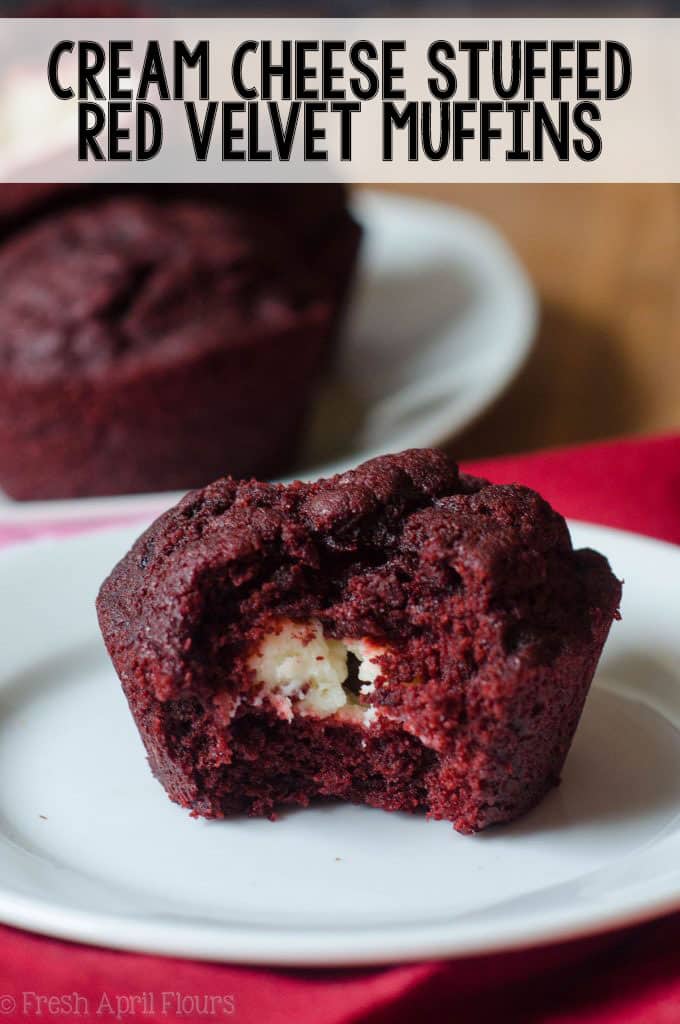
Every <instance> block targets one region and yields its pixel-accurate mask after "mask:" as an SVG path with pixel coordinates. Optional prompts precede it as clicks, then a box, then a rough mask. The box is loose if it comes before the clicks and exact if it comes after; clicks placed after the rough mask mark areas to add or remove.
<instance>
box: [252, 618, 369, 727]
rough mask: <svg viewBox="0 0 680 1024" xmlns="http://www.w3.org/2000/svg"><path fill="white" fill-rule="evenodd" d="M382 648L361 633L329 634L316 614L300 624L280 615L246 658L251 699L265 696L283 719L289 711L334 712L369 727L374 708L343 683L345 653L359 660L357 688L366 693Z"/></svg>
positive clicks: (346, 675)
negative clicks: (252, 692) (358, 636)
mask: <svg viewBox="0 0 680 1024" xmlns="http://www.w3.org/2000/svg"><path fill="white" fill-rule="evenodd" d="M384 653H385V648H384V647H381V646H380V645H379V644H375V643H373V642H372V641H371V640H368V639H365V638H361V639H343V640H333V639H330V638H328V637H326V636H324V632H323V628H322V626H321V623H320V622H319V621H318V620H316V619H312V620H310V621H309V622H304V623H299V622H292V621H291V620H290V619H283V620H281V621H280V622H279V623H278V625H277V627H276V629H275V630H274V631H272V632H270V633H268V634H267V635H266V636H264V637H263V638H262V640H261V641H260V642H259V644H258V646H257V648H256V650H255V651H254V652H253V653H252V654H251V655H250V657H249V658H248V667H249V668H250V669H251V670H252V672H253V674H254V676H255V681H256V684H257V686H258V689H257V693H256V694H255V696H254V698H253V700H252V701H251V703H252V704H253V705H255V706H256V707H257V706H258V705H261V704H262V703H263V702H264V701H265V700H268V701H269V703H270V704H271V705H272V706H273V707H274V708H275V709H276V711H277V713H278V715H279V716H280V717H281V718H285V719H287V720H288V721H290V720H291V719H292V718H293V716H294V715H301V716H303V717H304V716H307V715H309V716H313V717H316V718H328V717H329V716H331V715H335V716H338V717H342V718H347V719H352V720H354V721H357V722H359V723H360V724H362V725H364V726H366V727H368V726H370V725H371V724H372V723H373V722H374V721H375V718H376V715H377V712H376V709H375V708H372V707H365V706H364V705H362V704H360V703H359V701H358V699H357V696H356V695H355V693H354V692H353V691H352V690H351V689H350V688H349V687H348V686H346V685H345V684H346V683H347V681H348V679H349V675H350V670H349V663H348V661H349V656H350V655H353V656H354V657H355V658H356V659H357V662H358V672H357V675H358V681H359V684H360V686H359V693H361V694H365V695H369V694H371V693H372V692H373V691H374V690H375V682H376V679H377V678H378V676H379V675H380V673H381V669H380V666H379V664H378V663H377V661H376V659H377V658H379V657H380V655H381V654H384Z"/></svg>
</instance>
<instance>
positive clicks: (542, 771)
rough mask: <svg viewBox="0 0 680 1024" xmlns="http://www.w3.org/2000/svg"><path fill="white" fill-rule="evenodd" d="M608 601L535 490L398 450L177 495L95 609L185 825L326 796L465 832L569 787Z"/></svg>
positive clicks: (592, 560)
mask: <svg viewBox="0 0 680 1024" xmlns="http://www.w3.org/2000/svg"><path fill="white" fill-rule="evenodd" d="M620 596H621V585H620V583H619V582H618V580H617V579H616V578H615V577H614V576H613V575H612V573H611V571H610V569H609V566H608V564H607V561H606V559H605V558H603V557H602V556H601V555H599V554H597V553H596V552H594V551H590V550H582V551H574V550H573V548H572V545H571V541H570V537H569V532H568V529H567V526H566V523H565V521H564V519H563V518H562V517H561V516H560V515H558V514H557V513H556V512H555V511H553V509H551V508H550V506H549V505H548V504H547V503H546V502H545V501H544V500H543V499H542V498H541V497H540V496H539V495H538V494H536V493H535V492H533V491H530V490H528V489H526V488H524V487H520V486H516V485H513V486H497V485H494V484H490V483H488V482H486V481H484V480H479V479H475V478H472V477H468V476H464V475H460V474H459V473H458V470H457V467H456V466H455V464H454V463H453V462H451V461H450V460H449V459H448V458H447V457H446V456H444V455H443V454H441V453H439V452H436V451H410V452H404V453H402V454H401V455H394V456H385V457H383V458H379V459H374V460H373V461H371V462H367V463H365V464H364V465H362V466H360V467H359V468H358V469H357V470H355V471H353V472H350V473H345V474H343V475H342V476H338V477H334V478H332V479H330V480H321V481H319V482H318V483H315V484H302V483H295V484H292V485H290V486H283V485H270V484H263V483H259V482H257V481H243V482H239V481H236V480H233V479H230V478H226V479H221V480H218V481H217V482H216V483H214V484H211V485H210V486H209V487H206V488H204V489H203V490H201V491H196V492H193V493H190V494H188V495H187V496H186V497H185V498H184V499H183V500H182V501H181V502H180V503H179V505H177V506H176V508H174V509H172V510H171V511H169V512H167V513H166V514H165V515H163V516H162V517H161V518H160V519H159V520H157V522H155V523H154V524H153V525H152V526H151V527H150V528H149V530H147V531H146V533H145V534H143V535H142V536H141V537H140V538H139V540H138V541H137V543H136V544H135V546H134V547H133V549H132V550H131V552H130V553H129V554H128V555H127V556H126V557H125V558H124V559H123V561H122V562H120V564H119V565H118V566H117V567H116V568H115V569H114V571H113V573H112V574H111V576H110V577H109V579H108V580H107V581H106V582H105V583H104V585H103V586H102V589H101V592H100V594H99V598H98V602H97V606H98V613H99V621H100V625H101V629H102V633H103V635H104V639H105V641H106V645H107V648H108V650H109V653H110V655H111V658H112V660H113V663H114V665H115V668H116V670H117V672H118V674H119V676H120V678H121V681H122V684H123V688H124V690H125V693H126V695H127V699H128V701H129V704H130V708H131V710H132V713H133V715H134V718H135V720H136V722H137V725H138V727H139V730H140V733H141V735H142V739H143V740H144V743H145V745H146V749H147V753H148V757H149V762H150V764H151V768H152V770H153V772H154V774H155V775H156V776H157V778H158V779H159V780H160V781H161V783H162V784H163V785H164V787H165V789H166V790H167V792H168V794H169V795H170V797H171V798H172V799H173V800H175V801H176V802H178V803H180V804H181V805H182V806H184V807H187V808H190V809H191V810H192V811H193V812H194V813H195V814H200V815H204V816H206V817H223V816H225V815H230V814H234V813H242V812H246V813H249V814H253V815H270V816H271V815H273V813H274V811H275V809H276V808H277V807H281V806H283V805H286V804H302V805H306V804H307V803H308V802H309V801H310V800H312V799H314V798H315V797H333V798H337V799H341V800H349V801H353V802H357V803H366V804H370V805H372V806H375V807H381V808H383V809H386V810H404V811H416V810H418V809H424V810H425V811H426V812H427V813H428V814H429V815H430V816H431V817H434V818H443V819H447V820H449V821H452V822H453V824H454V826H455V828H456V829H458V830H459V831H460V832H466V833H467V832H476V831H478V830H479V829H482V828H485V827H486V826H488V825H491V824H493V823H494V822H502V821H508V820H510V819H512V818H514V817H516V816H517V815H518V814H521V813H522V812H524V811H526V810H528V809H529V808H530V807H532V806H533V805H535V804H536V803H537V802H538V801H539V800H540V799H541V797H542V796H543V795H544V794H545V793H546V792H547V791H548V790H549V789H550V788H551V787H552V786H554V785H556V783H557V782H558V781H559V777H560V772H561V770H562V766H563V763H564V760H565V757H566V755H567V752H568V750H569V746H570V743H571V739H572V737H573V734H574V731H575V729H576V726H577V724H578V721H579V717H580V714H581V710H582V708H583V704H584V701H585V698H586V695H587V692H588V688H589V686H590V682H591V679H592V676H593V673H594V671H595V667H596V665H597V661H598V658H599V656H600V652H601V650H602V646H603V644H604V642H605V639H606V637H607V633H608V631H609V627H610V625H611V622H612V620H613V618H614V617H616V616H617V614H618V605H619V601H620ZM343 673H344V678H341V677H342V676H343Z"/></svg>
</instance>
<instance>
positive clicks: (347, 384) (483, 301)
mask: <svg viewBox="0 0 680 1024" xmlns="http://www.w3.org/2000/svg"><path fill="white" fill-rule="evenodd" d="M354 212H355V214H356V216H357V218H358V219H359V221H360V222H361V224H362V225H363V228H364V241H363V248H362V256H361V268H360V272H359V275H358V283H357V288H356V292H355V295H354V299H353V302H352V306H351V309H350V313H349V318H348V323H347V329H346V332H345V340H344V342H343V346H342V349H341V358H340V361H339V364H338V366H337V367H336V369H335V372H334V374H333V377H332V379H331V380H330V381H328V382H327V384H326V385H325V387H324V389H323V393H322V394H321V395H320V396H319V399H318V401H317V403H316V413H315V415H314V417H313V420H312V423H311V425H310V430H309V437H308V443H307V447H306V451H305V452H304V455H303V458H302V460H301V462H300V464H299V465H298V466H297V467H295V475H296V476H299V477H301V478H302V479H316V478H317V477H320V476H330V475H331V474H333V473H337V472H342V471H343V470H345V469H349V468H351V467H352V466H355V465H357V463H359V462H362V461H363V460H365V459H369V458H372V457H373V456H375V455H380V454H383V453H385V452H390V451H401V450H402V449H404V448H418V447H425V446H431V445H437V444H440V443H441V442H443V441H444V440H446V439H447V438H448V437H450V436H452V435H453V434H455V433H457V432H458V431H460V430H462V429H463V428H464V427H466V426H468V425H469V424H470V423H471V422H472V421H473V420H474V419H475V418H476V417H477V416H479V415H480V414H481V413H482V412H483V411H484V410H485V409H486V408H488V407H489V405H490V404H491V403H492V402H493V401H494V400H495V399H496V398H497V397H498V396H499V395H500V394H501V393H502V392H503V391H504V390H505V389H506V388H507V386H508V385H509V383H510V382H511V381H512V379H513V377H514V376H515V375H516V373H517V372H518V370H519V369H520V367H521V366H522V364H523V362H524V360H525V358H526V356H527V353H528V351H529V348H530V346H531V341H532V338H533V334H534V330H535V326H536V316H537V304H536V299H535V296H534V292H533V289H532V287H531V285H530V283H529V280H528V278H527V276H526V274H525V272H524V270H523V269H522V267H521V265H520V264H519V262H518V261H517V259H516V258H515V256H514V255H513V253H512V252H511V250H510V249H509V247H508V246H507V245H506V244H505V242H504V241H503V239H502V238H501V237H500V235H499V234H498V233H497V232H496V231H495V230H494V229H493V228H492V227H491V226H490V225H489V224H487V223H486V222H485V221H484V220H482V219H481V218H480V217H477V216H475V215H473V214H471V213H466V212H465V211H463V210H460V209H458V208H456V207H455V206H450V205H448V204H443V203H431V202H426V201H424V200H418V199H410V198H406V197H404V196H399V195H391V194H383V193H380V192H364V193H358V194H357V195H356V196H355V197H354ZM208 482H209V481H207V480H204V481H197V485H198V484H200V483H208ZM176 499H177V495H173V494H167V495H153V496H149V495H141V496H137V497H122V498H120V497H119V498H94V499H84V500H80V501H56V502H10V501H9V500H8V499H6V498H5V499H3V498H2V494H1V493H0V520H2V519H8V518H11V519H15V518H17V516H20V517H21V518H22V519H32V518H36V517H38V518H41V517H43V516H45V514H46V513H47V514H49V516H50V518H51V519H54V517H55V516H58V515H59V516H64V517H69V518H70V517H73V516H79V517H89V516H91V515H93V514H94V515H100V514H105V515H107V514H110V513H120V512H125V511H127V510H129V509H135V508H139V507H144V508H145V509H146V508H147V507H149V506H150V502H152V503H153V507H154V508H155V509H157V510H159V509H160V508H164V507H165V508H167V507H169V506H170V505H171V504H174V502H175V501H176Z"/></svg>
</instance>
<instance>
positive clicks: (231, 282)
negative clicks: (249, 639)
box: [0, 190, 357, 498]
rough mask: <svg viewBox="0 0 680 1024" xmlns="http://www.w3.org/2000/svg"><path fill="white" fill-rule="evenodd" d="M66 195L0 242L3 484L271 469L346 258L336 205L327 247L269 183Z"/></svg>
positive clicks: (96, 483) (94, 485) (344, 223)
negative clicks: (236, 199)
mask: <svg viewBox="0 0 680 1024" xmlns="http://www.w3.org/2000/svg"><path fill="white" fill-rule="evenodd" d="M261 191H262V190H261ZM215 194H217V193H215ZM75 195H76V193H75V192H74V191H73V190H71V191H66V192H64V193H63V195H62V194H61V193H60V194H59V196H58V197H56V196H55V197H53V198H52V202H53V203H57V201H58V202H59V203H62V204H66V205H65V206H64V208H63V209H56V210H54V209H53V210H52V212H51V214H50V215H49V216H46V217H40V216H37V215H35V214H33V215H31V222H30V224H28V225H25V226H24V227H23V229H21V230H17V231H14V232H10V233H9V237H8V238H6V240H5V242H4V244H1V245H0V274H1V275H2V279H3V285H4V287H3V303H2V307H1V308H0V485H1V486H3V487H4V488H5V489H6V490H7V491H8V492H9V493H10V494H11V495H12V496H14V497H19V498H39V497H65V496H71V495H87V494H112V493H120V492H125V491H137V490H163V489H173V488H184V487H187V486H191V485H192V484H198V483H203V482H204V481H206V480H209V479H212V478H213V477H215V476H216V475H218V474H221V473H224V472H226V471H231V472H232V473H235V474H243V473H251V472H256V473H263V474H265V475H268V474H270V473H274V472H276V471H277V470H279V469H280V468H281V466H282V464H283V462H284V461H285V459H286V458H287V457H290V454H291V451H292V449H293V448H294V446H295V443H296V440H297V437H298V434H299V431H300V429H301V426H302V424H303V421H304V415H305V411H306V408H307V404H308V399H309V397H310V391H311V388H312V387H313V384H314V382H315V381H316V379H317V377H318V374H319V370H320V367H321V365H322V363H323V361H324V359H325V358H326V356H327V349H328V346H329V344H330V341H331V338H332V335H333V333H334V330H335V327H336V323H337V319H338V314H339V309H340V306H341V303H342V300H343V297H344V290H345V288H346V286H347V282H348V278H349V274H350V271H351V266H352V264H353V259H354V255H355V251H356V244H357V231H356V228H355V226H354V225H353V223H352V221H351V220H350V219H349V217H347V215H346V212H345V210H344V206H343V207H342V208H341V209H340V211H339V212H340V214H341V216H340V218H339V219H338V217H337V216H336V214H337V213H338V211H337V210H334V208H333V207H332V205H331V206H330V207H329V208H328V209H326V206H325V205H324V204H326V202H327V200H326V199H325V198H324V199H322V202H321V205H320V209H321V210H325V209H326V212H327V215H328V218H329V219H328V221H327V224H326V228H327V229H328V231H329V232H330V234H329V237H328V238H326V240H325V242H324V244H323V245H321V243H320V242H319V240H318V236H317V235H316V229H315V228H314V227H313V225H312V224H311V222H310V221H309V220H307V219H305V218H303V225H302V226H301V228H300V230H299V231H298V232H297V233H296V232H294V231H293V229H292V226H291V220H290V216H291V214H290V210H287V211H286V212H283V211H282V212H281V216H280V217H277V216H275V215H274V205H275V204H274V202H273V200H272V197H271V196H270V195H269V193H268V192H266V190H265V195H264V197H263V201H262V204H261V205H260V206H259V207H257V206H256V204H255V202H254V194H253V193H252V192H249V193H248V195H249V196H250V197H251V199H250V201H249V202H250V205H249V202H247V201H246V198H245V197H244V198H243V201H242V203H241V204H239V205H234V204H231V205H230V204H229V203H227V202H217V201H216V198H215V195H213V194H212V193H210V192H207V191H205V192H203V193H201V194H200V197H199V195H198V194H195V195H193V196H191V197H189V196H188V195H187V194H186V192H182V191H165V192H163V191H160V192H159V194H158V195H155V194H154V195H152V194H151V193H145V192H143V191H140V192H137V191H135V190H131V191H130V193H129V194H127V193H124V192H118V193H113V194H109V193H104V194H103V195H102V196H101V197H100V198H97V199H94V198H90V199H89V200H88V201H86V202H82V201H81V202H75V201H74V196H75ZM67 199H68V203H70V204H71V205H68V203H67ZM36 201H37V200H36ZM44 201H45V202H46V201H47V200H44ZM27 216H28V214H27ZM334 233H335V241H336V242H337V250H334V249H333V248H332V242H333V234H334Z"/></svg>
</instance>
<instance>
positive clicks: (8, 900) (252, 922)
mask: <svg viewBox="0 0 680 1024" xmlns="http://www.w3.org/2000/svg"><path fill="white" fill-rule="evenodd" d="M573 532H574V538H575V541H576V543H577V544H579V545H584V544H585V545H592V546H595V547H597V548H599V549H601V550H603V551H604V552H605V553H606V554H607V555H608V556H609V557H610V559H611V561H612V565H613V567H614V569H615V571H616V572H617V573H618V574H619V575H621V576H623V577H624V578H625V581H626V586H625V595H624V608H623V612H624V619H623V622H622V623H616V624H615V625H614V628H613V631H612V636H611V640H610V642H609V644H608V646H607V649H606V652H605V656H604V658H603V661H602V664H601V666H600V670H599V672H598V675H597V679H596V684H595V686H594V689H593V692H592V694H591V696H590V698H589V700H588V703H587V706H586V710H585V713H584V717H583V721H582V723H581V727H580V728H579V731H578V734H577V737H576V741H575V743H574V747H573V750H572V752H571V754H570V756H569V759H568V761H567V765H566V770H565V773H564V781H563V783H562V785H561V786H560V787H559V788H558V789H556V790H554V791H553V792H552V793H551V794H550V795H549V796H548V797H547V798H546V799H545V800H544V801H543V803H542V804H541V805H540V806H539V807H538V808H536V809H535V810H534V811H533V812H532V813H531V814H528V815H527V816H526V817H524V818H523V819H521V820H520V821H517V822H515V823H514V824H512V825H509V826H506V827H501V828H496V829H492V830H489V831H488V832H485V833H482V834H481V835H479V836H476V837H463V836H460V835H457V834H456V833H454V832H453V830H452V829H451V827H450V825H448V824H447V823H446V822H427V821H426V820H425V819H424V818H422V817H419V816H408V815H402V814H386V813H384V812H382V811H377V810H372V809H370V808H365V807H351V806H343V805H334V806H323V807H315V808H312V809H309V810H305V811H299V812H295V813H288V814H285V815H284V816H283V817H282V819H281V820H280V821H278V822H276V823H271V822H269V821H262V820H247V819H234V820H231V821H225V822H206V821H197V820H192V819H191V818H190V817H189V816H188V814H187V813H186V812H185V811H183V810H181V809H180V808H178V807H176V806H174V805H172V804H171V803H170V802H169V801H168V799H167V797H166V796H165V794H164V792H163V790H162V789H161V787H160V786H159V785H158V783H157V782H155V781H154V779H153V778H152V777H151V775H150V772H149V770H148V767H147V765H146V763H145V759H144V754H143V750H142V745H141V742H140V740H139V737H138V735H137V732H136V729H135V727H134V725H133V722H132V720H131V718H130V715H129V713H128V710H127V707H126V704H125V700H124V698H123V695H122V692H121V690H120V686H119V683H118V680H117V679H116V677H115V675H114V673H113V670H112V668H111V666H110V664H109V662H108V659H107V657H106V654H105V652H104V649H103V645H102V643H101V639H100V637H99V634H98V630H97V625H96V620H95V614H94V597H95V593H96V590H97V588H98V586H99V583H100V582H101V580H102V579H103V577H104V576H105V575H106V574H107V573H108V571H109V570H110V568H111V567H112V565H113V563H114V561H115V560H116V559H117V558H118V557H120V556H121V555H122V554H123V552H124V551H125V550H126V549H127V547H128V546H129V544H130V543H131V542H132V540H133V537H134V535H135V534H136V533H137V528H135V529H131V528H129V527H127V528H126V529H124V530H120V529H119V530H115V531H100V532H97V533H94V534H90V535H87V536H83V537H80V538H76V539H70V540H65V541H59V542H49V541H43V542H40V543H37V544H31V545H24V546H17V547H16V548H14V549H11V550H9V551H6V552H4V553H2V554H0V573H1V576H2V581H3V585H2V590H1V591H0V621H1V622H2V664H1V665H0V777H2V780H3V785H2V790H1V791H0V920H3V921H5V922H7V923H9V924H14V925H20V926H24V927H27V928H31V929H34V930H37V931H41V932H46V933H48V934H51V935H58V936H65V937H68V938H72V939H78V940H81V941H86V942H93V943H98V944H101V945H109V946H114V947H120V948H129V949H137V950H150V951H154V952H158V953H166V954H173V955H185V956H190V957H202V958H209V959H217V960H220V959H228V960H233V961H242V962H276V963H286V964H298V965H305V964H325V965H330V964H350V963H375V962H380V961H391V960H403V959H406V958H414V959H415V958H423V957H430V956H454V955H463V954H471V953H479V952H490V951H493V950H499V949H505V948H509V947H513V946H514V947H517V946H522V945H528V944H531V943H538V942H546V941H552V940H556V939H559V938H562V937H567V936H577V935H583V934H587V933H590V932H595V931H599V930H602V929H605V928H609V927H613V926H615V925H621V924H626V923H630V922H632V921H636V920H640V919H643V918H646V917H650V916H652V915H654V914H657V913H660V912H663V911H668V910H671V909H674V908H676V907H678V906H680V733H679V732H678V729H679V728H680V668H679V666H680V632H679V631H678V628H677V609H678V607H679V606H680V549H678V548H672V547H670V546H668V545H663V544H660V543H656V542H654V541H651V540H645V539H643V538H640V537H635V536H632V535H628V534H623V533H618V532H616V531H613V530H606V529H599V528H595V527H590V526H583V525H577V526H575V527H574V530H573Z"/></svg>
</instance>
